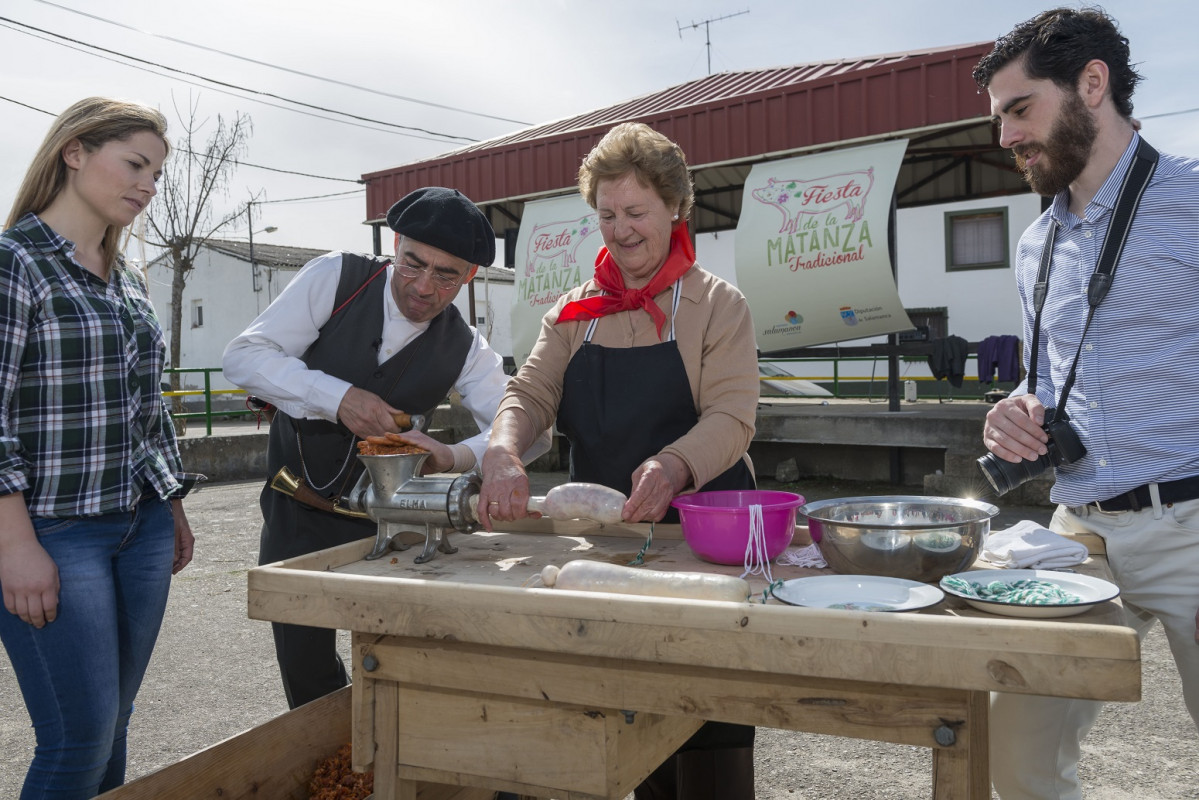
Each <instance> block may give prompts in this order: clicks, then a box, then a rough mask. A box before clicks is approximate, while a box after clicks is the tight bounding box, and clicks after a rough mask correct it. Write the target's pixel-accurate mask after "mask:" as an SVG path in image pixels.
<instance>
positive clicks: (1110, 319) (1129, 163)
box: [974, 8, 1199, 800]
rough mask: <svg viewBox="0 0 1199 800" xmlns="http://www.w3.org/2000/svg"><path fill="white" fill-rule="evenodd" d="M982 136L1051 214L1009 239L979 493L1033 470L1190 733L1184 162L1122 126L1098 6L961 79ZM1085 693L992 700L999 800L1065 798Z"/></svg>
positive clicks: (1197, 483)
mask: <svg viewBox="0 0 1199 800" xmlns="http://www.w3.org/2000/svg"><path fill="white" fill-rule="evenodd" d="M974 78H975V80H976V81H977V82H978V84H979V86H981V87H983V88H985V89H986V90H987V92H988V93H989V94H990V97H991V111H992V114H993V115H994V120H995V123H996V125H997V126H998V129H999V141H1000V144H1001V145H1003V146H1004V147H1007V148H1010V149H1011V150H1012V151H1013V153H1014V154H1015V157H1016V164H1017V166H1018V167H1019V168H1020V169H1021V170H1022V171H1023V173H1024V176H1025V178H1026V179H1027V180H1028V182H1029V185H1030V186H1031V187H1032V189H1033V190H1034V191H1036V192H1037V193H1039V194H1041V195H1044V196H1046V197H1052V198H1053V200H1052V203H1051V205H1050V206H1049V208H1048V209H1047V210H1046V211H1045V213H1043V214H1042V215H1041V216H1040V217H1039V218H1038V219H1037V220H1036V221H1035V222H1034V223H1033V224H1032V225H1031V226H1030V227H1029V229H1028V230H1027V231H1025V233H1024V235H1023V236H1022V237H1021V239H1020V245H1019V248H1018V250H1017V253H1016V263H1015V271H1016V279H1017V283H1018V287H1019V290H1020V294H1021V298H1022V301H1023V306H1024V334H1025V335H1024V341H1026V342H1031V344H1030V346H1029V347H1027V348H1026V349H1025V359H1026V364H1025V366H1026V367H1027V368H1028V379H1027V381H1026V382H1025V383H1024V384H1022V385H1021V386H1019V387H1017V389H1016V390H1015V391H1013V392H1012V394H1011V396H1009V397H1008V398H1007V399H1004V400H1001V401H1000V402H999V403H997V404H996V405H995V407H994V408H993V409H991V411H990V412H989V413H988V414H987V420H986V425H985V427H984V430H983V441H984V443H985V444H986V446H987V449H988V450H989V451H990V453H989V454H988V455H986V456H984V457H983V458H982V459H980V466H981V467H982V470H983V474H984V475H985V476H986V477H987V479H988V480H989V481H990V482H991V484H992V486H993V487H994V488H995V490H996V492H997V493H999V494H1002V493H1003V492H1004V491H1006V490H1008V489H1010V488H1013V487H1014V486H1017V485H1019V484H1020V483H1023V482H1024V481H1026V480H1028V479H1030V478H1032V477H1035V476H1036V475H1037V474H1040V473H1042V472H1044V471H1046V470H1048V469H1053V470H1054V471H1055V477H1056V481H1055V483H1054V486H1053V489H1052V491H1051V494H1050V497H1051V498H1052V499H1053V500H1054V502H1056V503H1058V504H1059V505H1058V508H1057V509H1056V511H1055V513H1054V515H1053V520H1052V522H1051V523H1050V527H1051V528H1052V529H1053V530H1055V531H1057V532H1059V533H1064V534H1070V533H1082V532H1088V533H1094V534H1098V535H1099V536H1101V537H1102V538H1103V539H1104V541H1105V543H1106V547H1107V558H1108V563H1109V564H1110V566H1111V570H1112V574H1113V576H1114V577H1115V580H1116V582H1117V583H1118V584H1119V586H1120V590H1121V597H1122V600H1123V603H1124V607H1125V610H1126V612H1127V617H1128V623H1129V624H1130V625H1131V626H1133V627H1134V628H1136V629H1137V631H1138V632H1139V633H1140V635H1141V636H1142V637H1143V636H1144V635H1145V633H1147V632H1148V630H1149V629H1150V628H1151V627H1152V625H1153V624H1154V622H1155V621H1160V622H1161V623H1162V625H1163V627H1164V628H1165V631H1166V636H1167V638H1168V640H1169V643H1170V649H1171V651H1172V653H1173V655H1174V661H1175V664H1176V666H1177V667H1178V672H1179V675H1180V676H1181V678H1182V686H1183V695H1184V699H1185V701H1186V705H1187V709H1188V710H1189V712H1190V714H1191V718H1192V719H1194V720H1196V721H1199V424H1197V423H1199V372H1197V371H1196V368H1195V367H1196V365H1197V364H1199V303H1197V302H1196V298H1199V160H1196V159H1192V158H1183V157H1179V156H1172V155H1167V154H1165V153H1161V154H1159V153H1157V152H1156V151H1155V150H1154V149H1153V148H1152V147H1150V146H1149V144H1148V143H1147V142H1146V141H1145V140H1143V139H1142V138H1141V136H1140V134H1139V132H1138V131H1139V128H1140V125H1139V123H1137V122H1136V120H1134V119H1133V117H1132V100H1131V98H1132V92H1133V89H1134V88H1135V86H1136V84H1137V82H1138V81H1139V80H1140V76H1139V75H1138V74H1137V73H1136V71H1135V70H1134V69H1133V68H1132V66H1131V62H1130V53H1129V47H1128V40H1127V39H1126V38H1125V37H1124V36H1123V35H1122V34H1121V33H1120V31H1119V30H1118V29H1117V27H1116V25H1115V23H1114V21H1113V20H1111V19H1110V18H1109V17H1108V16H1107V15H1106V14H1105V13H1104V12H1103V11H1102V10H1099V9H1092V8H1083V9H1067V8H1060V9H1056V10H1053V11H1046V12H1044V13H1042V14H1040V15H1038V16H1037V17H1035V18H1033V19H1031V20H1028V21H1027V22H1024V23H1022V24H1020V25H1018V26H1017V27H1016V28H1015V29H1014V30H1013V31H1012V32H1011V33H1009V34H1008V35H1006V36H1004V37H1002V38H1001V39H999V40H998V41H997V42H996V43H995V48H994V50H993V51H992V52H991V53H990V54H988V55H987V56H985V57H984V58H983V59H982V61H980V62H979V64H978V66H977V67H976V69H975V71H974ZM1100 707H1101V704H1100V703H1098V702H1095V701H1089V700H1071V699H1066V698H1046V697H1035V696H1030V695H1009V694H996V695H995V696H994V697H993V699H992V707H991V745H992V746H991V775H992V780H993V783H994V786H995V788H996V790H997V791H998V792H999V794H1000V796H1001V797H1002V798H1003V800H1016V799H1018V798H1045V799H1048V798H1054V799H1055V800H1061V799H1062V798H1070V799H1071V800H1073V799H1075V798H1080V797H1081V796H1082V795H1081V792H1080V790H1079V787H1078V777H1077V764H1078V758H1079V755H1080V750H1081V740H1082V738H1083V737H1084V736H1085V735H1086V733H1087V731H1088V730H1090V727H1091V725H1092V724H1093V723H1094V721H1095V719H1096V718H1097V717H1098V715H1099V709H1100Z"/></svg>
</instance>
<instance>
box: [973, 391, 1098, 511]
mask: <svg viewBox="0 0 1199 800" xmlns="http://www.w3.org/2000/svg"><path fill="white" fill-rule="evenodd" d="M1041 430H1043V431H1045V433H1047V434H1049V442H1048V444H1047V445H1046V449H1047V450H1048V452H1047V453H1046V454H1045V455H1043V456H1041V457H1040V458H1038V459H1036V460H1035V461H1030V460H1028V459H1024V460H1022V461H1020V463H1018V464H1013V463H1012V462H1010V461H1004V460H1003V459H1002V458H999V457H997V456H996V455H995V454H994V453H987V454H986V455H985V456H983V457H982V458H980V459H979V460H978V468H979V469H980V470H982V473H983V475H984V476H986V478H987V482H988V483H990V484H991V487H992V488H993V489H995V494H1007V493H1008V492H1010V491H1011V490H1012V489H1015V488H1016V487H1017V486H1019V485H1021V484H1023V483H1027V482H1028V481H1030V480H1032V479H1033V478H1035V477H1037V476H1038V475H1040V474H1041V473H1042V472H1044V471H1045V470H1047V469H1050V468H1051V467H1060V466H1062V465H1063V464H1073V463H1074V462H1075V461H1077V460H1078V459H1080V458H1082V457H1083V456H1085V455H1086V454H1087V448H1086V447H1084V446H1083V444H1082V440H1081V439H1079V438H1078V434H1077V433H1076V432H1075V430H1074V428H1073V427H1071V425H1070V421H1069V419H1067V418H1066V415H1065V414H1062V417H1061V419H1058V418H1057V414H1056V409H1052V408H1047V409H1045V424H1044V425H1042V426H1041Z"/></svg>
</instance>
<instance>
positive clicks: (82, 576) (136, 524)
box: [0, 498, 175, 800]
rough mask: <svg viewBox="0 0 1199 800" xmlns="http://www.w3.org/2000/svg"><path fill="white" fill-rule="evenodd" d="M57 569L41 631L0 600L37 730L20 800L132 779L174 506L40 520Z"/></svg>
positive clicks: (62, 796)
mask: <svg viewBox="0 0 1199 800" xmlns="http://www.w3.org/2000/svg"><path fill="white" fill-rule="evenodd" d="M33 525H34V530H36V531H37V536H38V541H39V542H40V543H41V545H42V547H44V548H45V549H46V552H47V553H49V554H50V557H51V558H53V559H54V563H55V564H56V565H57V566H58V580H59V584H60V589H59V594H58V618H57V619H55V620H54V621H53V622H51V623H48V624H47V625H46V626H45V627H44V628H41V629H38V628H35V627H33V626H32V625H29V624H27V623H25V622H22V621H21V620H20V619H19V618H17V617H16V616H14V615H13V614H10V613H8V612H7V611H6V610H5V609H4V608H3V607H0V641H3V642H4V649H5V650H7V651H8V657H9V659H10V660H11V661H12V665H13V669H14V671H15V673H16V676H17V682H18V683H19V684H20V686H21V694H22V695H23V696H24V699H25V707H26V708H27V709H28V710H29V716H30V718H31V719H32V720H33V728H34V732H35V734H36V737H37V747H36V749H35V750H34V755H33V763H31V764H30V766H29V772H28V773H27V774H26V776H25V785H24V788H23V789H22V790H21V800H51V798H53V800H76V799H77V798H90V797H95V796H96V795H97V794H99V793H100V792H105V791H108V790H109V789H112V788H114V787H116V786H120V785H121V784H122V783H124V781H125V733H126V730H127V729H128V726H129V715H130V714H132V713H133V698H134V696H135V695H136V694H137V690H138V687H139V686H141V682H142V677H143V676H144V675H145V673H146V666H147V665H148V664H149V663H150V653H151V652H152V651H153V649H154V642H155V640H156V639H157V638H158V630H159V627H160V626H161V624H162V618H163V614H164V613H165V611H166V603H167V592H168V590H169V589H170V584H171V565H172V563H173V562H174V553H175V534H174V519H173V517H172V514H171V506H170V503H168V502H165V501H162V500H159V499H158V498H152V499H149V500H143V501H142V502H141V503H139V504H138V506H137V508H136V510H134V511H132V512H121V513H115V514H103V515H100V516H95V517H72V518H67V519H50V518H45V517H35V518H34V519H33Z"/></svg>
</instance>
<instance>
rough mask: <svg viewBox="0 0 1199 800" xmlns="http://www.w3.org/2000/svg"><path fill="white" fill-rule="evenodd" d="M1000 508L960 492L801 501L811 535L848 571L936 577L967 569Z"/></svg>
mask: <svg viewBox="0 0 1199 800" xmlns="http://www.w3.org/2000/svg"><path fill="white" fill-rule="evenodd" d="M998 513H999V509H998V508H996V507H995V506H993V505H991V504H990V503H983V502H980V501H978V500H963V499H960V498H956V497H915V496H912V497H908V496H895V497H887V496H880V497H845V498H839V499H834V500H819V501H816V502H813V503H808V504H807V505H805V506H801V507H800V509H799V516H800V517H801V519H800V521H801V522H802V517H807V523H808V530H809V532H810V533H811V534H812V541H814V542H818V543H819V544H820V552H821V553H823V554H824V560H825V561H827V562H828V565H829V566H830V567H832V568H833V569H834V570H836V571H837V572H839V573H841V574H843V575H882V576H885V577H888V578H906V579H908V580H913V581H926V582H927V581H936V580H940V579H941V578H943V577H944V576H946V575H951V574H953V573H955V572H961V571H963V570H965V569H968V568H969V567H970V565H971V564H973V563H974V560H975V559H976V558H978V554H979V551H980V550H982V546H983V539H984V538H985V537H986V535H987V533H988V532H989V531H990V530H991V518H992V517H994V516H995V515H996V514H998Z"/></svg>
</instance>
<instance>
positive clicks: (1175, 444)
mask: <svg viewBox="0 0 1199 800" xmlns="http://www.w3.org/2000/svg"><path fill="white" fill-rule="evenodd" d="M1139 141H1140V139H1139V136H1136V135H1134V136H1133V139H1132V142H1131V144H1129V146H1128V149H1127V150H1126V151H1125V152H1124V155H1123V156H1122V157H1121V159H1120V162H1119V163H1118V164H1117V165H1116V167H1115V169H1113V170H1112V173H1111V175H1109V176H1108V179H1107V181H1106V182H1105V183H1104V184H1103V187H1102V188H1101V189H1100V190H1099V192H1098V193H1097V194H1096V195H1095V198H1094V199H1093V200H1092V201H1091V202H1090V204H1089V205H1088V206H1087V209H1086V212H1085V216H1086V218H1085V219H1079V218H1078V217H1076V216H1075V215H1074V214H1072V213H1070V211H1069V204H1070V196H1069V192H1062V193H1060V194H1058V195H1057V196H1056V197H1055V198H1054V200H1053V203H1052V205H1051V206H1050V208H1049V209H1048V210H1047V211H1046V212H1045V213H1044V214H1042V215H1041V216H1040V217H1039V218H1038V219H1037V220H1036V222H1034V223H1033V224H1032V225H1031V226H1030V227H1029V228H1028V230H1027V231H1025V232H1024V235H1023V236H1022V237H1021V238H1020V245H1019V247H1018V249H1017V251H1016V280H1017V284H1018V287H1019V290H1020V296H1021V299H1022V301H1023V303H1024V309H1025V318H1024V341H1025V342H1028V343H1031V342H1032V294H1033V284H1034V283H1036V277H1037V268H1038V266H1039V264H1040V258H1041V249H1042V245H1043V244H1044V242H1045V236H1046V233H1047V232H1048V229H1049V225H1050V220H1051V219H1052V220H1056V221H1057V222H1059V223H1060V224H1061V228H1060V229H1059V230H1058V233H1057V238H1056V241H1055V243H1054V248H1053V265H1052V269H1051V270H1050V273H1049V293H1048V296H1047V298H1046V301H1045V309H1044V312H1043V313H1042V320H1041V340H1040V353H1039V354H1038V355H1037V372H1038V373H1039V374H1038V378H1037V396H1038V397H1039V398H1040V400H1041V402H1043V403H1044V404H1045V406H1046V407H1051V406H1054V405H1056V404H1057V400H1058V396H1059V395H1060V394H1061V387H1062V385H1063V384H1064V383H1065V381H1066V376H1067V375H1068V374H1069V371H1070V366H1071V364H1072V363H1073V361H1074V354H1075V352H1076V351H1077V350H1078V342H1079V339H1080V337H1081V336H1082V332H1083V326H1084V324H1085V322H1086V318H1087V308H1088V307H1087V298H1086V294H1087V282H1088V281H1089V280H1090V277H1091V273H1092V272H1093V271H1094V269H1095V264H1096V262H1097V261H1098V259H1099V253H1100V250H1101V248H1102V247H1103V240H1104V236H1105V234H1106V233H1107V226H1108V222H1109V220H1110V219H1111V215H1112V209H1113V208H1114V207H1115V204H1116V198H1117V195H1118V194H1119V189H1120V182H1121V180H1122V179H1123V176H1124V173H1125V172H1126V171H1127V170H1128V165H1129V164H1130V163H1131V161H1132V158H1133V154H1134V153H1135V151H1136V149H1137V145H1138V143H1139ZM1030 349H1031V348H1026V350H1025V354H1024V364H1025V368H1027V367H1028V362H1029V358H1028V357H1029V355H1030V353H1029V352H1028V351H1029V350H1030ZM1026 390H1027V382H1026V383H1024V384H1021V386H1020V387H1019V388H1018V390H1017V392H1015V393H1014V394H1021V393H1024V392H1025V391H1026ZM1066 405H1067V407H1066V412H1067V413H1068V414H1069V416H1070V422H1071V424H1072V425H1073V426H1074V429H1075V430H1076V431H1078V434H1079V436H1080V437H1081V438H1082V442H1083V444H1084V445H1085V446H1086V448H1087V454H1086V456H1085V457H1084V458H1082V459H1080V460H1079V461H1077V462H1075V463H1074V464H1070V465H1068V466H1063V467H1059V468H1058V469H1057V483H1056V484H1055V485H1054V487H1053V490H1052V492H1051V493H1050V497H1051V498H1052V500H1053V501H1054V502H1057V503H1064V504H1066V505H1081V504H1083V503H1087V502H1092V501H1097V500H1106V499H1108V498H1111V497H1114V496H1115V495H1118V494H1122V493H1124V492H1126V491H1128V490H1129V489H1133V488H1135V487H1137V486H1141V485H1143V484H1146V483H1152V482H1159V483H1160V482H1166V481H1172V480H1177V479H1179V478H1189V477H1192V476H1195V475H1199V159H1193V158H1182V157H1179V156H1171V155H1166V154H1164V153H1163V154H1162V155H1161V160H1160V161H1159V163H1158V165H1157V170H1156V172H1155V173H1154V175H1153V178H1152V180H1151V181H1150V183H1149V187H1148V189H1147V190H1146V191H1145V195H1144V197H1142V199H1141V205H1140V208H1139V209H1138V210H1137V214H1136V217H1135V219H1134V220H1133V225H1132V230H1131V231H1130V233H1129V237H1128V242H1127V245H1126V247H1125V249H1124V254H1123V256H1122V257H1121V259H1120V262H1119V264H1118V265H1117V267H1116V275H1115V279H1114V281H1113V283H1112V288H1111V291H1110V292H1109V293H1108V295H1107V297H1106V298H1105V299H1104V300H1103V302H1102V303H1101V304H1100V306H1099V308H1098V309H1097V310H1096V312H1095V318H1094V320H1093V321H1092V322H1091V327H1090V330H1088V331H1087V334H1086V340H1085V341H1084V342H1083V345H1082V351H1081V353H1080V355H1079V359H1078V377H1077V379H1076V383H1075V384H1074V387H1073V388H1072V389H1071V391H1070V397H1069V399H1068V401H1067V404H1066Z"/></svg>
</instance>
